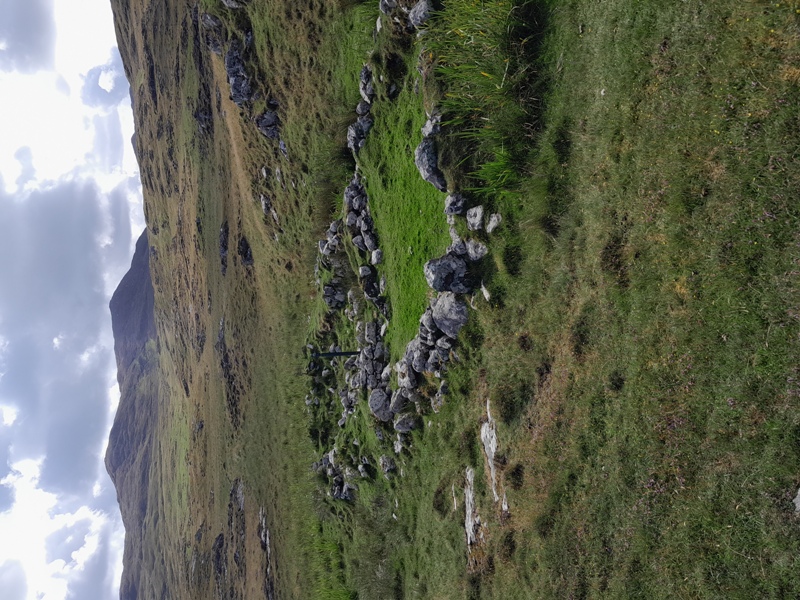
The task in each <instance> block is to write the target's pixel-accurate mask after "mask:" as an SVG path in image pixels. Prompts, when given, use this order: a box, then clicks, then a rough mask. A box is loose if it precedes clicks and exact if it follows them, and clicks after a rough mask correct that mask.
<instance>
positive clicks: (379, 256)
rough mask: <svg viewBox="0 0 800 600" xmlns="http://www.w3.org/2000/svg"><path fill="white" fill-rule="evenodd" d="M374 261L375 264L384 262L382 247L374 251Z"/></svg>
mask: <svg viewBox="0 0 800 600" xmlns="http://www.w3.org/2000/svg"><path fill="white" fill-rule="evenodd" d="M370 262H372V264H373V265H379V264H381V263H382V262H383V250H381V249H380V248H379V249H377V250H373V251H372V260H371V261H370Z"/></svg>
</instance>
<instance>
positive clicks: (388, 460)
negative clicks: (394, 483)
mask: <svg viewBox="0 0 800 600" xmlns="http://www.w3.org/2000/svg"><path fill="white" fill-rule="evenodd" d="M378 464H379V465H380V467H381V471H383V474H384V476H387V477H388V475H389V473H391V472H393V471H395V470H397V465H396V464H395V462H394V459H393V458H392V457H391V456H386V455H385V454H382V455H381V457H380V458H379V459H378Z"/></svg>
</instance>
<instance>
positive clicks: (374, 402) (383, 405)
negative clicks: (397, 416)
mask: <svg viewBox="0 0 800 600" xmlns="http://www.w3.org/2000/svg"><path fill="white" fill-rule="evenodd" d="M369 411H370V412H371V413H372V415H373V416H374V417H375V418H376V419H378V420H379V421H384V422H386V421H390V420H391V418H392V411H391V409H390V408H389V396H387V395H386V392H385V391H384V390H382V389H380V388H378V389H374V390H372V393H371V394H370V395H369Z"/></svg>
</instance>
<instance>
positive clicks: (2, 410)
mask: <svg viewBox="0 0 800 600" xmlns="http://www.w3.org/2000/svg"><path fill="white" fill-rule="evenodd" d="M17 415H19V410H17V409H16V408H15V407H13V406H0V420H2V421H3V425H5V426H6V427H11V426H12V425H13V424H14V421H16V420H17Z"/></svg>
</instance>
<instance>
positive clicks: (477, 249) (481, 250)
mask: <svg viewBox="0 0 800 600" xmlns="http://www.w3.org/2000/svg"><path fill="white" fill-rule="evenodd" d="M466 247H467V256H468V257H469V259H470V260H471V261H478V260H480V259H482V258H483V257H484V256H486V255H487V254H488V253H489V249H488V248H487V247H486V245H485V244H483V243H481V242H479V241H478V240H467V243H466Z"/></svg>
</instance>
